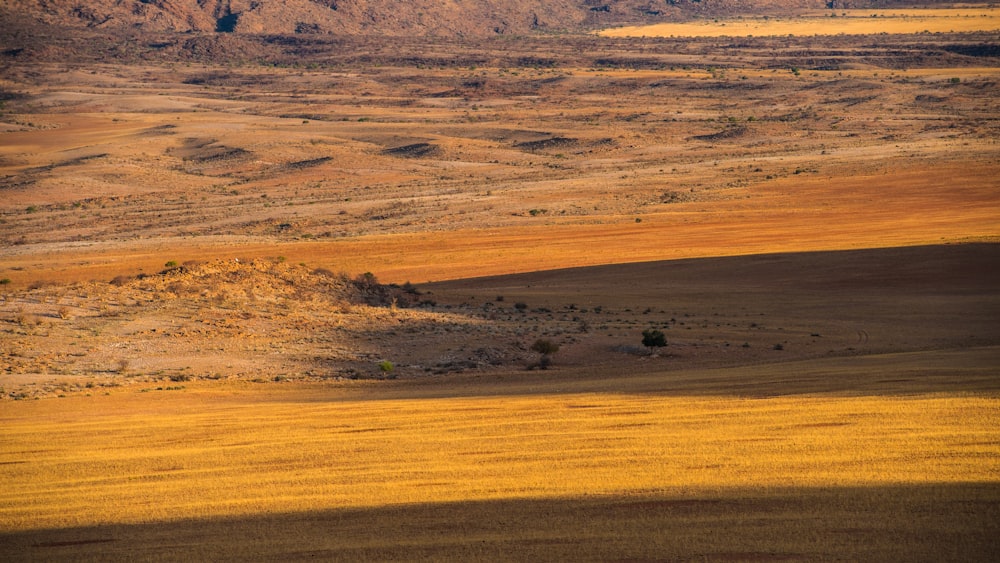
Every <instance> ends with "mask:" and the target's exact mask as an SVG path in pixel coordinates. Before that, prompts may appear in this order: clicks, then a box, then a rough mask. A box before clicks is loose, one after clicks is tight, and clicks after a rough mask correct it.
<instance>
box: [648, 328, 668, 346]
mask: <svg viewBox="0 0 1000 563" xmlns="http://www.w3.org/2000/svg"><path fill="white" fill-rule="evenodd" d="M642 345H643V346H645V347H647V348H663V347H664V346H666V345H667V336H666V335H665V334H663V332H662V331H659V330H656V329H652V328H650V329H647V330H644V331H642Z"/></svg>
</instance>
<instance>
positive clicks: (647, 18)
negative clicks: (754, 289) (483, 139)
mask: <svg viewBox="0 0 1000 563" xmlns="http://www.w3.org/2000/svg"><path fill="white" fill-rule="evenodd" d="M947 1H948V0H944V2H947ZM941 3H942V0H933V1H932V0H908V1H906V2H905V5H907V6H912V5H915V4H941ZM900 4H904V2H902V1H901V0H833V1H832V2H830V1H829V0H448V1H445V2H442V1H441V0H410V1H407V2H398V1H389V0H5V2H3V3H2V5H0V22H2V23H3V24H4V26H5V27H8V26H12V25H13V26H17V25H24V24H25V23H31V24H36V25H37V24H38V23H42V24H46V25H53V26H60V27H71V28H74V27H75V28H81V27H83V28H92V29H103V30H114V29H131V30H142V31H145V32H157V33H162V32H181V33H187V32H233V33H248V34H262V33H263V34H294V33H332V34H351V35H357V34H377V35H438V36H488V35H495V34H524V33H532V32H539V31H542V32H544V31H549V32H554V31H580V30H585V29H592V28H596V27H606V26H611V25H619V24H625V23H630V24H635V23H644V22H645V23H654V22H658V21H667V20H680V19H687V18H692V17H718V16H725V15H732V14H750V13H754V14H759V13H781V12H787V11H789V10H801V9H818V8H824V7H831V6H832V7H834V8H853V7H857V8H867V7H890V6H893V5H900Z"/></svg>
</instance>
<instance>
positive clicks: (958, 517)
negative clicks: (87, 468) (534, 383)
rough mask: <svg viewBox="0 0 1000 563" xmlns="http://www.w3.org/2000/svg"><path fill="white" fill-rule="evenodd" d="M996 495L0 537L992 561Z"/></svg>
mask: <svg viewBox="0 0 1000 563" xmlns="http://www.w3.org/2000/svg"><path fill="white" fill-rule="evenodd" d="M998 538H1000V485H998V484H996V483H969V484H927V485H908V486H902V485H901V486H889V487H844V488H805V489H784V490H770V491H731V490H730V491H725V490H724V491H714V492H699V493H688V494H684V495H680V496H669V495H667V496H660V495H652V494H647V495H638V494H637V495H635V496H631V495H630V496H625V497H618V496H611V497H605V496H602V497H591V498H586V497H585V498H573V499H544V500H499V501H485V502H455V503H442V504H429V505H403V506H389V507H378V508H370V509H345V510H327V511H318V512H307V513H295V514H273V515H262V516H256V517H247V518H220V519H205V520H183V521H178V522H153V523H145V524H134V525H109V526H96V527H83V528H72V529H63V530H40V531H30V532H21V533H13V534H11V533H8V534H2V535H0V549H2V551H0V554H3V555H4V558H5V559H8V560H23V561H30V560H103V561H106V560H125V559H128V560H177V561H193V560H214V561H225V560H251V559H252V560H282V561H285V560H306V559H308V560H353V561H361V560H366V561H374V560H382V561H385V560H418V559H419V560H428V559H434V560H452V561H459V560H462V561H469V560H488V561H495V560H532V561H569V560H573V561H582V560H600V561H614V560H622V561H624V560H628V561H654V560H655V561H661V560H662V561H688V560H696V561H816V560H850V561H997V560H998V559H1000V539H998Z"/></svg>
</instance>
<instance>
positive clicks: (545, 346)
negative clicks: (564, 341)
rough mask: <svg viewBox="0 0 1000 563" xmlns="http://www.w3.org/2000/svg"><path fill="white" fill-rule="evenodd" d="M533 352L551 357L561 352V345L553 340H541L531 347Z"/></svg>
mask: <svg viewBox="0 0 1000 563" xmlns="http://www.w3.org/2000/svg"><path fill="white" fill-rule="evenodd" d="M531 350H532V351H534V352H538V353H539V354H541V355H542V356H549V355H551V354H555V353H556V352H558V351H559V345H558V344H556V343H555V342H552V341H551V340H547V339H544V338H539V339H538V340H536V341H535V343H534V344H532V345H531Z"/></svg>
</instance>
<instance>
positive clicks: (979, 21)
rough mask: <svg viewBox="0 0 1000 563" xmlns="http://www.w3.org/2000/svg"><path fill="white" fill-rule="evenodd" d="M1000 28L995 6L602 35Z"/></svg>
mask: <svg viewBox="0 0 1000 563" xmlns="http://www.w3.org/2000/svg"><path fill="white" fill-rule="evenodd" d="M996 29H1000V10H997V9H994V8H969V9H937V10H935V9H928V10H833V11H825V12H822V13H809V14H803V15H801V16H792V17H784V18H779V17H762V16H754V17H750V16H748V17H743V18H727V19H714V20H704V21H695V22H684V23H661V24H654V25H645V26H628V27H620V28H615V29H608V30H604V31H601V32H600V34H601V35H605V36H608V37H725V36H749V35H755V36H767V35H838V34H845V35H855V34H857V35H867V34H876V33H923V32H930V33H950V32H973V31H991V30H996Z"/></svg>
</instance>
